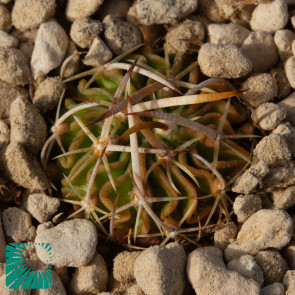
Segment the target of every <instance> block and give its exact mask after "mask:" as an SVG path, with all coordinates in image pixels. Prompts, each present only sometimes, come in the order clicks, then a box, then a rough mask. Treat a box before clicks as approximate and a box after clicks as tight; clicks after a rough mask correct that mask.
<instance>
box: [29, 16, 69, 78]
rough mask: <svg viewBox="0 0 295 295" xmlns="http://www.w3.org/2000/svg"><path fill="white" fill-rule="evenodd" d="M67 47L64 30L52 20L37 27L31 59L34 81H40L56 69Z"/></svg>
mask: <svg viewBox="0 0 295 295" xmlns="http://www.w3.org/2000/svg"><path fill="white" fill-rule="evenodd" d="M67 47H68V37H67V34H66V32H65V31H64V29H63V28H62V27H61V26H60V25H59V24H58V23H57V22H56V21H55V20H54V19H50V20H48V21H47V22H45V23H43V24H42V25H41V26H40V27H39V30H38V33H37V37H36V40H35V47H34V50H33V53H32V59H31V70H32V74H33V77H34V79H35V80H39V79H41V80H42V79H44V77H45V76H46V75H47V74H48V73H49V72H50V71H51V70H53V69H55V68H56V67H58V66H59V65H60V64H61V62H62V60H63V58H64V56H65V53H66V51H67Z"/></svg>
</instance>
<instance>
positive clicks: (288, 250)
mask: <svg viewBox="0 0 295 295" xmlns="http://www.w3.org/2000/svg"><path fill="white" fill-rule="evenodd" d="M294 232H295V231H294ZM283 256H284V258H285V259H286V261H287V263H288V266H289V269H293V270H295V240H294V235H293V239H292V240H291V242H290V243H289V244H288V245H287V246H286V247H285V248H284V250H283Z"/></svg>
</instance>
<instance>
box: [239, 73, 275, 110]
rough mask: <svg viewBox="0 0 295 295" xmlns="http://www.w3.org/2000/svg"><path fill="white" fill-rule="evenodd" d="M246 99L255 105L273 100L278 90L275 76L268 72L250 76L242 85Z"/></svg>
mask: <svg viewBox="0 0 295 295" xmlns="http://www.w3.org/2000/svg"><path fill="white" fill-rule="evenodd" d="M241 89H243V90H245V89H247V91H245V92H244V97H245V99H246V100H247V101H248V102H249V103H250V104H251V105H252V106H254V107H258V106H259V105H260V104H262V103H264V102H268V101H270V100H273V99H274V98H275V97H276V95H277V92H278V89H277V83H276V80H275V78H274V77H273V76H272V75H271V74H268V73H263V74H256V75H252V76H251V77H249V78H248V79H247V80H246V81H245V82H244V83H243V85H242V87H241Z"/></svg>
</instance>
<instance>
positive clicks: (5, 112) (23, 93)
mask: <svg viewBox="0 0 295 295" xmlns="http://www.w3.org/2000/svg"><path fill="white" fill-rule="evenodd" d="M18 97H23V98H24V99H29V93H28V91H27V90H26V89H25V88H24V87H22V86H13V85H11V84H9V83H6V82H3V81H1V80H0V118H1V119H3V118H8V117H9V115H10V106H11V103H12V102H13V101H14V100H15V99H16V98H18Z"/></svg>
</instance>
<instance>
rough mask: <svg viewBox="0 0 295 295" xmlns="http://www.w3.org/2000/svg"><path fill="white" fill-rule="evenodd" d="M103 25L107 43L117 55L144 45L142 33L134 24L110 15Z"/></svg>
mask: <svg viewBox="0 0 295 295" xmlns="http://www.w3.org/2000/svg"><path fill="white" fill-rule="evenodd" d="M103 25H104V30H105V31H104V37H105V40H106V43H107V45H108V46H109V47H110V49H111V50H112V51H113V52H114V53H115V54H117V55H119V54H122V53H124V52H126V51H127V50H128V49H130V48H132V47H134V46H136V45H139V44H141V43H142V35H141V32H140V30H139V29H138V28H137V27H136V26H134V25H133V24H130V23H128V22H125V21H123V20H121V19H119V18H116V17H114V16H111V15H108V16H107V17H105V18H104V20H103Z"/></svg>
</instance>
